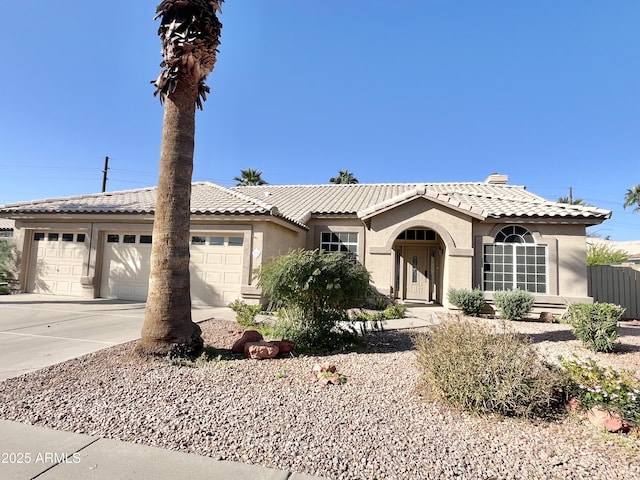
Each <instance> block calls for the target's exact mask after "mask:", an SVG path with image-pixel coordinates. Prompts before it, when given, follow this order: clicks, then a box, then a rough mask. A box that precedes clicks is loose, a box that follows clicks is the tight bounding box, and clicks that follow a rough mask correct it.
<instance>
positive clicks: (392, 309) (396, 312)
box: [382, 302, 407, 320]
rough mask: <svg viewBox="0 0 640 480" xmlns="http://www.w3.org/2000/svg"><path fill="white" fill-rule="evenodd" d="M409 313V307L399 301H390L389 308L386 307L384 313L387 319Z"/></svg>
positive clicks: (401, 316) (402, 316)
mask: <svg viewBox="0 0 640 480" xmlns="http://www.w3.org/2000/svg"><path fill="white" fill-rule="evenodd" d="M406 313H407V307H405V306H404V305H402V304H401V303H398V302H393V303H390V304H389V306H387V308H385V309H384V311H383V312H382V315H383V317H384V319H385V320H394V319H396V318H404V316H405V315H406Z"/></svg>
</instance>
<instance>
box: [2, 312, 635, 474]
mask: <svg viewBox="0 0 640 480" xmlns="http://www.w3.org/2000/svg"><path fill="white" fill-rule="evenodd" d="M510 325H512V326H514V327H515V328H516V329H517V330H519V331H521V332H522V333H525V334H527V335H529V336H531V337H532V339H533V340H534V342H535V343H536V345H538V347H539V349H540V351H541V353H542V354H543V355H545V356H546V357H547V358H549V359H551V360H553V359H555V358H556V357H557V355H559V354H562V355H570V354H571V353H577V354H579V355H581V356H591V357H595V358H598V359H600V360H601V362H602V363H603V364H610V365H614V366H616V367H617V368H634V369H637V368H638V365H640V326H637V325H633V324H631V323H629V324H625V326H623V328H621V338H620V344H621V348H620V352H619V353H616V354H607V355H603V354H598V355H595V354H593V353H590V352H588V351H586V350H584V349H583V348H582V347H581V346H580V343H579V342H578V341H577V340H575V339H574V337H573V336H572V335H571V333H570V328H569V327H568V326H566V325H557V324H555V325H549V324H543V323H535V322H517V323H514V322H510ZM201 326H202V329H203V333H204V335H205V340H206V342H207V343H209V344H211V345H213V346H215V347H216V348H219V349H228V348H230V346H231V344H232V343H233V341H234V340H235V339H236V338H238V337H239V335H240V331H241V329H240V327H239V326H238V325H237V324H236V323H235V322H228V321H223V320H209V321H207V322H204V323H202V324H201ZM418 331H419V329H416V330H404V331H403V330H399V331H386V332H383V333H380V334H377V335H375V336H373V337H372V340H371V346H370V348H369V350H368V351H367V353H349V354H337V355H330V356H326V357H297V358H284V359H274V360H266V361H255V360H245V359H241V358H239V357H233V356H232V355H230V354H229V353H228V352H227V353H224V350H222V351H221V352H223V355H222V358H221V359H220V360H217V361H213V362H210V363H207V364H205V365H196V366H193V367H189V366H177V365H170V364H169V363H168V362H166V361H162V360H150V361H144V362H141V361H139V360H137V359H135V358H134V357H132V356H131V350H132V348H133V343H129V344H124V345H120V346H117V347H113V348H110V349H107V350H103V351H100V352H97V353H94V354H90V355H87V356H84V357H81V358H78V359H75V360H71V361H68V362H65V363H62V364H59V365H55V366H52V367H48V368H45V369H43V370H40V371H38V372H35V373H31V374H27V375H23V376H21V377H17V378H13V379H9V380H5V381H4V382H0V418H3V419H7V420H16V421H20V422H26V423H30V424H34V425H39V426H44V427H49V428H54V429H59V430H67V431H72V432H78V433H87V434H91V435H98V436H102V437H105V438H117V439H120V440H124V441H128V442H135V443H141V444H145V445H151V446H156V447H162V448H166V449H171V450H180V451H184V452H189V453H196V454H199V455H207V456H211V457H214V458H217V459H221V460H229V461H239V462H244V463H252V464H258V465H262V466H265V467H272V468H280V469H286V470H291V471H295V472H300V473H308V474H312V475H318V476H324V477H327V478H331V479H432V478H433V479H436V478H437V479H440V478H464V479H607V480H611V479H630V478H639V476H640V450H639V448H640V445H639V442H638V439H637V437H634V436H632V435H611V434H603V433H601V432H599V431H597V430H596V429H594V428H593V427H591V426H590V425H588V424H585V423H584V422H583V421H582V420H580V419H579V418H575V417H569V418H565V419H562V420H557V421H535V422H530V421H524V420H514V419H500V418H478V417H474V416H470V415H467V414H465V413H461V412H455V411H451V410H449V409H447V408H444V407H441V406H438V405H436V404H433V403H429V402H426V401H424V400H423V399H422V398H420V395H419V391H418V388H417V387H418V370H417V367H416V362H415V352H414V350H413V336H414V335H415V334H416V333H417V332H418ZM317 362H328V363H331V364H334V365H336V366H337V368H338V372H339V373H341V374H344V375H345V376H346V377H347V382H346V383H345V384H344V385H340V386H332V385H328V386H321V385H319V384H318V383H312V382H311V381H310V380H309V373H310V372H311V370H312V367H313V365H314V364H315V363H317Z"/></svg>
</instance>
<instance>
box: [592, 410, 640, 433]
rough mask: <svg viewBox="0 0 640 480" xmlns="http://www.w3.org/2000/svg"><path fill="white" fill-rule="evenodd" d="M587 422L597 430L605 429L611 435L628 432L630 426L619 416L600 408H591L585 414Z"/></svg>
mask: <svg viewBox="0 0 640 480" xmlns="http://www.w3.org/2000/svg"><path fill="white" fill-rule="evenodd" d="M587 418H588V419H589V421H590V422H591V423H592V424H593V425H595V426H596V427H598V428H605V429H607V431H609V432H611V433H616V432H628V431H629V429H630V428H631V425H630V424H629V423H627V422H625V421H624V420H623V419H622V418H621V417H620V415H618V414H617V413H614V412H610V411H609V410H605V409H604V408H601V407H593V408H592V409H590V410H589V411H588V412H587Z"/></svg>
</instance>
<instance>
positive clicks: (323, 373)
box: [309, 363, 344, 385]
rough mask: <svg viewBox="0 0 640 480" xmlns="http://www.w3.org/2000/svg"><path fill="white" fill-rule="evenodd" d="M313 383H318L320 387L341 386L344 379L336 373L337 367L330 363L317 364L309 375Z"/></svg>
mask: <svg viewBox="0 0 640 480" xmlns="http://www.w3.org/2000/svg"><path fill="white" fill-rule="evenodd" d="M309 378H310V380H311V381H312V382H318V383H319V384H320V385H329V384H332V385H340V384H342V383H343V379H344V377H342V378H341V376H340V375H338V373H337V372H336V366H335V365H330V364H328V363H323V364H320V363H316V364H315V365H314V366H313V368H312V371H311V373H310V375H309Z"/></svg>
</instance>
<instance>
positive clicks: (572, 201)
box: [558, 197, 588, 207]
mask: <svg viewBox="0 0 640 480" xmlns="http://www.w3.org/2000/svg"><path fill="white" fill-rule="evenodd" d="M558 203H568V204H569V205H582V206H584V207H587V206H588V203H587V202H585V201H584V200H583V199H582V198H571V197H560V198H558Z"/></svg>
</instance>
